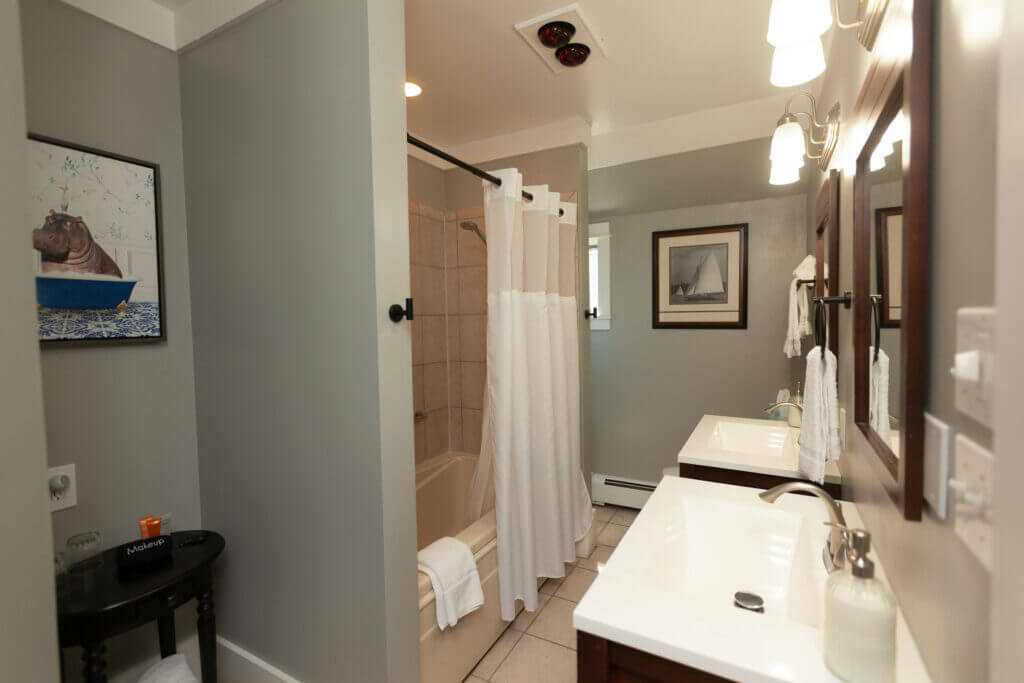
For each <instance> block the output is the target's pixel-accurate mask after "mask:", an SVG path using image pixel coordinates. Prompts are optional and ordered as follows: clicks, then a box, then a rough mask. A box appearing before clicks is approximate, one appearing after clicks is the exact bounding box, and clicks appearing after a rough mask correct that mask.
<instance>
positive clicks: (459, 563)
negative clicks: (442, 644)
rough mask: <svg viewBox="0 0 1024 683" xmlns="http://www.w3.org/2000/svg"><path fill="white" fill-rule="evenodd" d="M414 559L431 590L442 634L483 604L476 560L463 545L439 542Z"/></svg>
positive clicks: (445, 538) (446, 539) (454, 542)
mask: <svg viewBox="0 0 1024 683" xmlns="http://www.w3.org/2000/svg"><path fill="white" fill-rule="evenodd" d="M416 559H417V563H418V564H419V570H420V571H421V572H423V573H424V574H426V575H427V577H428V578H429V579H430V585H431V586H433V587H434V607H435V610H436V611H437V625H438V627H439V628H440V629H441V630H442V631H443V630H444V629H446V628H448V627H449V626H455V624H456V623H458V621H459V619H461V618H462V617H464V616H466V615H467V614H469V613H470V612H472V611H473V610H475V609H477V608H479V607H480V606H481V605H483V604H484V591H483V588H482V587H481V585H480V574H479V573H478V572H477V570H476V560H474V559H473V552H472V551H471V550H470V549H469V546H468V545H466V544H465V543H463V542H462V541H457V540H455V539H454V538H451V537H450V536H445V537H444V538H439V539H438V540H436V541H434V542H433V543H431V544H430V545H428V546H427V547H426V548H424V549H423V550H421V551H419V553H418V554H417V558H416Z"/></svg>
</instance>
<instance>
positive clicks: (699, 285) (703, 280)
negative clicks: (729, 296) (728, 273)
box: [686, 251, 725, 300]
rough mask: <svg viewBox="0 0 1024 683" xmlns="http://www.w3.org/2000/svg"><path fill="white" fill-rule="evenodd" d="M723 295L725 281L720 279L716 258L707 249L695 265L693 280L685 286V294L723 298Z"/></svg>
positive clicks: (703, 297)
mask: <svg viewBox="0 0 1024 683" xmlns="http://www.w3.org/2000/svg"><path fill="white" fill-rule="evenodd" d="M724 295H725V281H724V280H723V279H722V269H721V268H719V267H718V259H717V258H715V255H714V254H713V253H712V252H711V251H708V252H707V253H705V254H704V256H703V257H701V260H700V263H699V264H698V265H697V270H696V272H695V273H694V277H693V280H692V281H691V282H690V284H689V286H687V288H686V296H687V297H694V298H701V299H710V300H724V298H725V297H724Z"/></svg>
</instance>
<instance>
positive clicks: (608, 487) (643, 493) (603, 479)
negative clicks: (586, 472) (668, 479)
mask: <svg viewBox="0 0 1024 683" xmlns="http://www.w3.org/2000/svg"><path fill="white" fill-rule="evenodd" d="M657 485H658V483H657V482H653V481H644V480H642V479H629V478H628V477H616V476H613V475H610V474H599V473H597V472H595V473H594V474H593V475H592V478H591V493H590V497H591V499H592V500H593V501H594V503H596V504H597V505H621V506H622V507H629V508H636V509H637V510H639V509H640V508H642V507H643V506H644V503H646V502H647V499H648V498H650V497H651V493H653V492H654V487H655V486H657Z"/></svg>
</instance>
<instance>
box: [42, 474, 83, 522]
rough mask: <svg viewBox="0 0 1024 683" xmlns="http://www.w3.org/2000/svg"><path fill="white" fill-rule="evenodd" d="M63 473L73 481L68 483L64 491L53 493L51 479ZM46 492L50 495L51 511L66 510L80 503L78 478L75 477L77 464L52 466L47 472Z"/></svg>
mask: <svg viewBox="0 0 1024 683" xmlns="http://www.w3.org/2000/svg"><path fill="white" fill-rule="evenodd" d="M62 474H63V475H65V476H67V478H68V479H70V480H71V483H69V484H68V487H67V489H66V490H65V491H64V492H63V493H57V494H54V493H51V492H50V480H51V479H53V478H54V477H59V476H60V475H62ZM46 493H47V494H48V495H49V496H50V512H56V511H57V510H66V509H67V508H73V507H75V506H76V505H78V479H77V478H76V477H75V466H74V465H60V466H58V467H51V468H50V469H49V471H48V472H47V474H46Z"/></svg>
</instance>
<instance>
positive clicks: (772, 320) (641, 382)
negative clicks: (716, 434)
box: [591, 195, 807, 481]
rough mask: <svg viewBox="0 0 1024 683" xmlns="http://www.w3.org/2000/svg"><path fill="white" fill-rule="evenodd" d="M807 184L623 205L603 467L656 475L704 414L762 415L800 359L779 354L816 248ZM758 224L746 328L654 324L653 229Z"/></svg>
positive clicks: (597, 422)
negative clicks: (660, 206) (802, 190)
mask: <svg viewBox="0 0 1024 683" xmlns="http://www.w3.org/2000/svg"><path fill="white" fill-rule="evenodd" d="M805 220H806V217H805V202H804V196H803V195H794V196H790V197H785V198H779V199H761V200H756V201H748V202H734V203H729V204H716V205H711V206H696V207H690V208H685V209H676V210H673V211H658V212H653V213H641V214H634V215H629V216H615V217H612V218H610V223H611V226H610V228H611V261H612V277H611V280H612V311H613V320H612V327H611V329H610V330H608V331H598V332H593V333H592V334H591V357H592V362H591V366H592V368H591V376H592V382H593V395H592V401H593V410H592V413H593V430H594V431H593V439H594V463H593V468H594V471H595V472H600V473H602V474H613V475H619V476H624V477H634V478H637V479H642V480H648V481H658V480H659V479H660V478H661V471H662V469H663V468H665V467H668V466H670V465H674V464H675V463H676V455H677V453H678V452H679V449H680V448H682V446H683V444H684V443H685V442H686V439H687V437H688V436H689V435H690V432H692V431H693V428H694V427H695V426H696V425H697V422H698V421H699V420H700V418H701V417H702V416H703V415H705V414H719V415H735V416H739V417H762V415H761V413H760V411H761V409H762V408H764V406H766V405H768V404H769V403H770V402H771V401H772V400H774V398H775V395H776V393H777V392H778V390H779V389H780V388H783V387H786V386H789V385H790V383H791V382H792V381H793V380H794V379H795V378H797V377H799V376H801V375H802V373H800V372H799V361H797V360H788V359H786V357H785V356H784V355H783V353H782V343H783V340H784V339H785V336H786V321H787V318H786V311H787V310H788V303H787V301H788V300H787V295H786V292H787V288H788V286H789V283H790V281H791V280H792V274H791V273H792V270H793V268H794V267H795V266H796V265H797V264H798V263H799V262H800V260H801V259H802V258H803V257H804V256H805V255H806V254H807V245H806V233H805V231H804V225H805ZM732 223H749V224H750V229H749V246H748V254H749V263H750V264H749V272H748V276H747V277H748V280H747V283H748V295H749V298H748V304H747V316H748V318H747V329H745V330H655V329H652V327H651V277H652V274H651V233H653V232H655V231H658V230H669V229H673V228H699V227H706V226H713V225H727V224H732Z"/></svg>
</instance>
